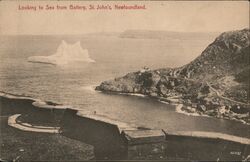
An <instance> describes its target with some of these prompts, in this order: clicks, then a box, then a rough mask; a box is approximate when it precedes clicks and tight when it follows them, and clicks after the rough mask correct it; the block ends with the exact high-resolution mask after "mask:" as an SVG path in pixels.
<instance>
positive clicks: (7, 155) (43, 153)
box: [0, 116, 94, 161]
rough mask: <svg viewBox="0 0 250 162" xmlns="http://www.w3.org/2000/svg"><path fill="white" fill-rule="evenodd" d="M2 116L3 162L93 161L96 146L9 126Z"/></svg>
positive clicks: (56, 135) (1, 141)
mask: <svg viewBox="0 0 250 162" xmlns="http://www.w3.org/2000/svg"><path fill="white" fill-rule="evenodd" d="M7 120H8V116H1V118H0V123H1V129H0V130H1V131H0V137H1V138H0V139H1V140H0V144H1V149H0V158H1V159H0V161H4V160H6V161H7V160H8V161H12V160H20V161H31V160H32V161H58V160H63V161H68V160H70V161H77V160H90V159H93V158H94V152H93V147H92V146H91V145H87V144H85V143H82V142H80V141H76V140H73V139H69V138H67V137H64V136H62V135H60V134H47V133H36V132H25V131H21V130H18V129H15V128H12V127H10V126H8V124H7Z"/></svg>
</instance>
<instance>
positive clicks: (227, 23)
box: [0, 1, 249, 35]
mask: <svg viewBox="0 0 250 162" xmlns="http://www.w3.org/2000/svg"><path fill="white" fill-rule="evenodd" d="M98 4H99V5H110V6H113V5H115V4H116V5H124V4H125V5H135V4H137V5H145V6H146V9H145V10H111V11H109V10H102V11H100V10H85V11H83V10H65V11H62V10H45V9H44V10H38V9H37V10H36V11H33V10H19V9H18V8H19V6H20V7H22V6H27V5H29V6H36V7H38V6H39V5H40V6H46V5H50V6H56V5H61V6H67V7H68V6H69V5H79V6H88V5H95V6H97V5H98ZM243 28H249V3H248V2H247V1H218V2H217V1H205V2H202V1H165V2H162V1H133V2H130V1H124V2H121V1H119V2H115V1H106V2H103V1H95V2H91V1H52V2H51V1H22V2H21V1H0V35H16V34H28V35H48V34H85V33H95V32H122V31H125V30H128V29H136V30H164V31H177V32H224V31H229V30H237V29H243Z"/></svg>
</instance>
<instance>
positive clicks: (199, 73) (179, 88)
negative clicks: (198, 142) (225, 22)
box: [96, 29, 250, 123]
mask: <svg viewBox="0 0 250 162" xmlns="http://www.w3.org/2000/svg"><path fill="white" fill-rule="evenodd" d="M249 50H250V30H249V29H243V30H238V31H231V32H225V33H222V34H221V35H220V36H219V37H217V38H216V39H215V41H214V42H213V43H211V44H210V45H209V46H208V47H207V48H206V49H205V50H204V51H203V52H202V53H201V55H200V56H199V57H197V58H196V59H195V60H193V61H192V62H190V63H189V64H187V65H184V66H182V67H179V68H163V69H157V70H150V69H148V68H144V69H142V70H140V71H137V72H134V73H129V74H127V75H125V76H124V77H119V78H115V79H114V80H110V81H104V82H102V83H101V84H100V85H99V86H97V87H96V90H100V91H104V92H122V93H139V94H144V95H148V96H151V97H156V98H158V99H161V100H165V101H169V102H171V101H176V100H177V101H178V102H179V103H183V104H184V106H183V107H182V110H184V111H188V112H190V110H192V112H195V113H200V114H207V115H210V116H216V117H220V118H221V117H222V118H228V119H235V120H241V121H243V122H246V123H250V117H249V112H250V111H249V110H250V99H249V95H250V89H249V83H250V80H249V70H250V61H249V56H250V53H249Z"/></svg>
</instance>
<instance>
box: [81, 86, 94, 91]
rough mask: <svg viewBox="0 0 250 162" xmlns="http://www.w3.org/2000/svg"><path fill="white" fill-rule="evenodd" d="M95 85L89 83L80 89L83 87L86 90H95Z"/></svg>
mask: <svg viewBox="0 0 250 162" xmlns="http://www.w3.org/2000/svg"><path fill="white" fill-rule="evenodd" d="M95 87H96V85H89V86H83V87H81V89H84V90H86V91H91V92H96V90H95Z"/></svg>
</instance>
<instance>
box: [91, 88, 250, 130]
mask: <svg viewBox="0 0 250 162" xmlns="http://www.w3.org/2000/svg"><path fill="white" fill-rule="evenodd" d="M96 91H97V92H100V93H109V94H115V95H125V96H136V97H142V98H146V97H148V98H150V99H152V100H157V101H158V102H161V103H163V104H166V105H169V104H171V105H175V112H176V113H180V114H183V115H187V116H199V117H208V118H217V119H223V120H229V121H235V122H239V123H241V124H244V125H250V123H247V122H246V121H244V120H240V119H237V118H234V117H231V118H229V117H226V116H225V117H224V116H213V115H208V114H206V113H203V114H202V112H201V111H197V110H195V111H194V112H190V110H189V109H190V108H191V109H192V107H190V108H189V109H188V107H189V106H187V105H185V104H183V103H182V102H180V101H179V99H171V98H163V97H152V96H149V95H144V94H140V93H126V92H115V91H101V90H96ZM185 107H186V108H185ZM188 111H189V112H188Z"/></svg>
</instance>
